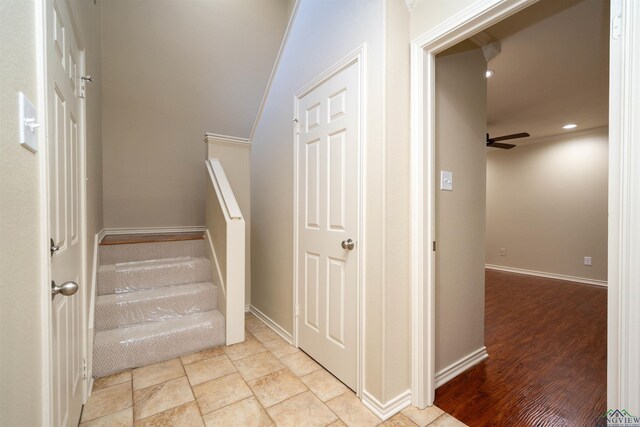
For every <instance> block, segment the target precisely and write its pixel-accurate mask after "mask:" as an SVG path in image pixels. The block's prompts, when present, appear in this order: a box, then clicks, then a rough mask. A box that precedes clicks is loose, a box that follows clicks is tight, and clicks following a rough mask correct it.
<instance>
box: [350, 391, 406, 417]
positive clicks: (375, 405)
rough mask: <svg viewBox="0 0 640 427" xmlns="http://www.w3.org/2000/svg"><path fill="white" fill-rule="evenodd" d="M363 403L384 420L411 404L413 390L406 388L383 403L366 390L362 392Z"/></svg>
mask: <svg viewBox="0 0 640 427" xmlns="http://www.w3.org/2000/svg"><path fill="white" fill-rule="evenodd" d="M362 404H363V405H364V406H366V407H367V408H369V410H370V411H371V412H373V413H374V414H375V415H376V416H377V417H378V418H380V419H381V420H382V421H385V420H388V419H389V418H391V417H392V416H394V415H395V414H397V413H398V412H400V411H402V410H403V409H404V408H406V407H407V406H410V405H411V390H406V391H404V392H402V393H400V394H399V395H397V396H396V397H394V398H393V399H391V400H389V401H388V402H386V403H381V402H380V401H379V400H378V399H376V398H375V397H374V396H372V395H371V394H369V392H367V391H366V390H364V391H363V392H362Z"/></svg>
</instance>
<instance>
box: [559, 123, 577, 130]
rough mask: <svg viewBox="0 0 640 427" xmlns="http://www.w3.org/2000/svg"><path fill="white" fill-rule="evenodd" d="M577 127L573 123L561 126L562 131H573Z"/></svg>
mask: <svg viewBox="0 0 640 427" xmlns="http://www.w3.org/2000/svg"><path fill="white" fill-rule="evenodd" d="M577 127H578V125H577V124H575V123H568V124H566V125H564V126H562V129H575V128H577Z"/></svg>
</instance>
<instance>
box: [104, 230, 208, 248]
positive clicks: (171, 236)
mask: <svg viewBox="0 0 640 427" xmlns="http://www.w3.org/2000/svg"><path fill="white" fill-rule="evenodd" d="M202 239H204V233H203V232H202V231H197V232H193V233H191V232H190V233H157V234H111V235H109V236H105V237H104V238H103V239H102V241H101V242H100V245H102V246H108V245H123V244H130V243H155V242H175V241H181V240H202Z"/></svg>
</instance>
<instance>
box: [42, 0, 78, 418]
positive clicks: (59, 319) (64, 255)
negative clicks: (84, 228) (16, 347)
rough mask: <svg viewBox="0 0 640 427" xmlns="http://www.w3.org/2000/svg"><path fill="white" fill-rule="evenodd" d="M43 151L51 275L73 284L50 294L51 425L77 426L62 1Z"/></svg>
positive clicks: (73, 100) (72, 161)
mask: <svg viewBox="0 0 640 427" xmlns="http://www.w3.org/2000/svg"><path fill="white" fill-rule="evenodd" d="M45 42H46V43H47V46H46V51H47V114H48V117H47V150H48V158H49V202H50V206H49V213H50V218H49V226H50V233H51V239H52V242H53V245H54V246H56V247H57V248H58V249H57V251H54V252H53V253H52V255H51V279H52V281H54V282H55V284H56V285H57V286H61V285H62V284H64V283H66V282H74V283H76V284H78V285H79V290H78V291H77V292H76V293H75V294H73V295H69V296H64V295H62V294H57V295H55V296H54V297H53V298H52V301H51V303H52V308H51V344H52V351H51V354H52V361H51V362H52V365H51V368H52V372H51V377H52V385H51V405H52V409H53V413H52V420H53V425H54V426H55V427H66V426H77V425H78V421H79V419H80V411H81V409H82V399H83V390H82V381H83V364H82V359H83V332H82V328H83V324H84V320H83V309H82V300H83V298H84V297H83V296H84V292H83V288H84V286H83V285H84V283H82V275H81V271H82V270H81V262H82V258H81V254H82V252H81V241H80V240H81V236H80V224H81V222H80V203H81V197H80V196H81V194H80V191H81V190H80V189H81V185H80V179H81V176H80V171H81V167H80V166H81V163H80V161H81V159H80V156H81V150H80V148H81V147H80V142H81V141H80V136H81V131H82V126H81V122H80V120H81V119H82V114H81V108H82V107H83V104H82V101H81V99H80V97H79V91H80V87H81V82H80V77H81V76H82V70H81V69H80V67H81V59H82V57H81V52H80V51H79V50H78V46H77V44H76V38H75V36H74V33H73V28H72V25H71V19H70V15H69V11H68V10H67V4H66V2H65V1H64V0H59V1H58V0H47V1H46V37H45Z"/></svg>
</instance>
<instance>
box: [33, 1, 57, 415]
mask: <svg viewBox="0 0 640 427" xmlns="http://www.w3.org/2000/svg"><path fill="white" fill-rule="evenodd" d="M34 4H35V15H36V16H35V27H36V28H35V32H36V34H35V36H36V67H37V86H38V89H37V90H38V101H37V102H38V111H40V112H41V113H40V114H41V116H40V117H41V120H40V121H41V123H43V124H44V126H43V127H42V128H41V132H38V147H40V153H41V154H40V156H39V159H38V169H39V171H40V182H39V196H40V197H39V199H40V224H39V227H40V247H39V251H38V258H37V259H38V261H39V264H40V284H39V286H40V287H41V289H40V292H41V294H40V313H41V317H40V331H41V338H40V348H41V354H40V363H41V364H42V372H41V381H42V386H41V391H40V399H41V405H42V424H43V425H47V426H48V425H53V396H54V394H53V381H52V375H53V371H52V365H53V363H52V360H53V350H52V348H53V345H52V342H53V341H52V336H53V334H52V326H51V323H52V322H51V262H50V260H51V253H50V248H49V236H51V233H50V230H49V218H50V213H49V206H50V203H49V199H50V195H49V144H47V143H46V141H47V138H46V135H47V132H48V126H49V121H48V116H49V114H48V113H49V111H48V109H47V90H48V89H47V48H46V46H47V43H46V34H47V20H46V10H47V9H46V0H39V1H35V2H34Z"/></svg>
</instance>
